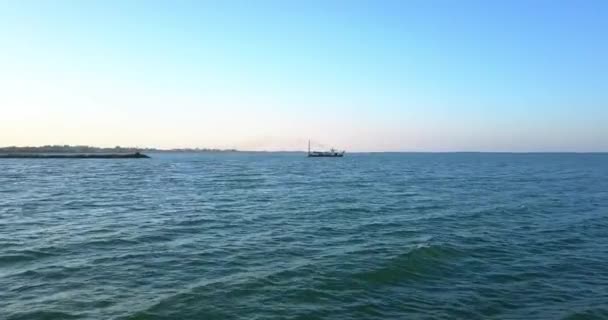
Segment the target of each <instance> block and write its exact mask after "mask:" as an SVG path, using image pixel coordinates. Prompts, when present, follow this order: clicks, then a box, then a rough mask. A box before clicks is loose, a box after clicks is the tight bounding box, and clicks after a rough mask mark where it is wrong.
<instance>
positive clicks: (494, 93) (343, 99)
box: [0, 0, 608, 151]
mask: <svg viewBox="0 0 608 320" xmlns="http://www.w3.org/2000/svg"><path fill="white" fill-rule="evenodd" d="M309 138H310V139H312V140H313V141H315V142H316V143H317V144H318V145H321V144H322V145H325V146H331V145H333V146H336V147H339V148H345V149H347V150H349V151H380V150H386V151H608V1H599V0H598V1H586V0H580V1H574V0H573V1H554V0H551V1H548V0H546V1H545V0H534V1H530V0H525V1H516V0H513V1H481V0H480V1H468V0H461V1H451V0H445V1H435V0H420V1H416V0H411V1H372V0H370V1H355V0H350V1H346V0H344V1H327V0H323V1H313V0H311V1H308V0H307V1H251V0H248V1H180V0H176V1H152V0H150V1H133V0H126V1H125V0H120V1H110V0H106V1H76V0H74V1H44V0H36V1H26V0H19V1H1V2H0V146H5V145H42V144H87V145H97V146H114V145H122V146H154V147H164V148H170V147H222V148H223V147H231V148H232V147H236V148H239V149H256V150H259V149H268V150H278V149H283V150H294V149H299V150H303V149H305V148H306V141H307V139H309Z"/></svg>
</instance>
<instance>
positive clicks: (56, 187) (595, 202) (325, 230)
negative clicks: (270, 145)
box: [0, 153, 608, 319]
mask: <svg viewBox="0 0 608 320" xmlns="http://www.w3.org/2000/svg"><path fill="white" fill-rule="evenodd" d="M153 156H154V158H153V159H149V160H29V159H22V160H8V159H4V160H0V319H454V318H460V319H602V318H603V319H606V318H608V155H601V154H595V155H593V154H523V155H512V154H360V155H357V154H351V155H347V157H345V158H343V159H307V158H305V157H303V155H301V154H247V153H239V154H203V155H153Z"/></svg>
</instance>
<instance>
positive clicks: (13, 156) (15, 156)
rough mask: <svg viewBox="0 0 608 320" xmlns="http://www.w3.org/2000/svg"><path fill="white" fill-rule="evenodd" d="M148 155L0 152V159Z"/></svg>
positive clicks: (136, 155) (137, 155)
mask: <svg viewBox="0 0 608 320" xmlns="http://www.w3.org/2000/svg"><path fill="white" fill-rule="evenodd" d="M147 158H150V157H149V156H147V155H145V154H143V153H139V152H136V153H127V154H105V153H92V154H76V153H74V154H43V153H29V154H26V153H11V154H0V159H147Z"/></svg>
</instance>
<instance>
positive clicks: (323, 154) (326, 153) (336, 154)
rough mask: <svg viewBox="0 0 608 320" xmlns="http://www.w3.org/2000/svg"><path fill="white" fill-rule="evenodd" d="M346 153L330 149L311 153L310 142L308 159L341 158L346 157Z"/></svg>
mask: <svg viewBox="0 0 608 320" xmlns="http://www.w3.org/2000/svg"><path fill="white" fill-rule="evenodd" d="M344 153H345V151H344V150H343V151H338V150H336V149H333V148H332V149H330V150H329V151H310V140H308V157H310V158H320V157H333V158H341V157H344Z"/></svg>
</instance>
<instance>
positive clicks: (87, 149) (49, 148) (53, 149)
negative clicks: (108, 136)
mask: <svg viewBox="0 0 608 320" xmlns="http://www.w3.org/2000/svg"><path fill="white" fill-rule="evenodd" d="M236 151H237V150H236V149H208V148H179V149H156V148H137V147H121V146H116V147H114V148H100V147H91V146H70V145H46V146H40V147H16V146H10V147H4V148H0V153H135V152H236Z"/></svg>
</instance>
